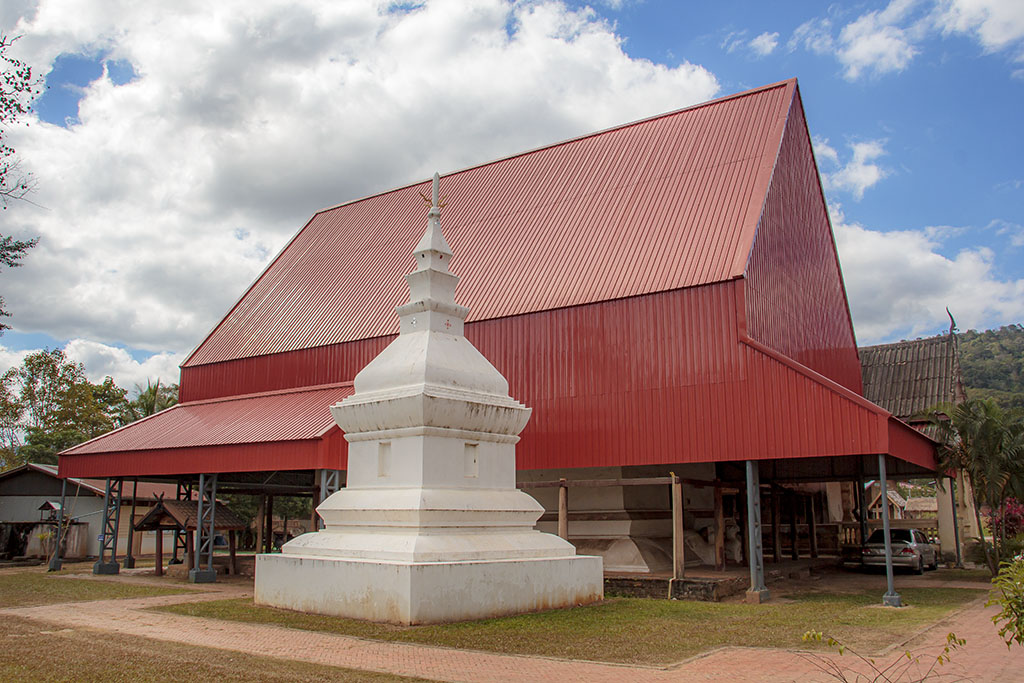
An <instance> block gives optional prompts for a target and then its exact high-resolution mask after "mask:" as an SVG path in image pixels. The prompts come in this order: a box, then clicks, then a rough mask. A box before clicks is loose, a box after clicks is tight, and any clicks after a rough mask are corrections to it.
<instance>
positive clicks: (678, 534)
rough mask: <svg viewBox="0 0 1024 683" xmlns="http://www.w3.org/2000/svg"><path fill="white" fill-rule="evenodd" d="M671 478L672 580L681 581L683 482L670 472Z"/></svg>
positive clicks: (683, 571)
mask: <svg viewBox="0 0 1024 683" xmlns="http://www.w3.org/2000/svg"><path fill="white" fill-rule="evenodd" d="M669 474H670V476H671V477H672V578H673V579H681V578H683V576H684V575H685V574H686V550H685V547H684V545H683V482H682V481H681V480H680V479H679V477H677V476H676V475H675V472H670V473H669Z"/></svg>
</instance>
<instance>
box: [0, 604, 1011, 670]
mask: <svg viewBox="0 0 1024 683" xmlns="http://www.w3.org/2000/svg"><path fill="white" fill-rule="evenodd" d="M215 585H216V586H217V588H212V587H211V590H208V591H204V592H203V593H201V594H196V593H192V594H184V595H167V596H159V597H151V598H138V599H122V600H101V601H95V602H85V603H81V602H79V603H68V604H59V605H44V606H39V607H25V608H14V609H6V610H0V615H2V614H10V615H15V616H19V617H24V618H27V619H31V620H34V621H38V622H43V623H45V624H48V625H59V626H60V627H61V628H81V629H93V630H98V631H108V632H116V633H124V634H131V635H137V636H145V637H148V638H155V639H158V640H165V641H174V642H178V643H184V644H188V645H201V646H205V647H213V648H218V649H223V650H229V651H237V652H245V653H249V654H258V655H265V656H269V657H277V658H283V659H292V660H298V661H304V662H311V663H315V664H323V665H328V666H340V667H347V668H352V669H362V670H366V671H379V672H385V673H392V674H400V675H405V676H419V677H423V678H430V679H436V680H443V681H474V682H487V681H538V680H558V681H594V682H600V681H615V682H618V681H637V682H644V681H771V682H777V683H781V682H783V681H826V680H833V679H831V678H829V677H828V676H826V675H824V674H822V673H821V672H820V671H819V670H818V669H817V667H816V666H815V665H814V663H813V662H812V661H809V660H808V659H806V658H804V657H802V656H801V655H800V654H799V653H798V652H796V651H790V650H775V649H764V648H734V647H729V648H722V649H719V650H715V651H713V652H711V653H708V654H705V655H703V656H699V657H695V658H693V659H690V660H687V661H685V662H682V663H679V664H676V665H673V666H670V667H665V668H659V667H639V666H628V665H616V664H605V663H597V662H583V661H570V660H559V659H551V658H545V657H526V656H518V655H500V654H493V653H487V652H476V651H468V650H455V649H450V648H440V647H430V646H424V645H413V644H406V643H387V642H380V641H373V640H365V639H360V638H352V637H348V636H339V635H333V634H326V633H313V632H307V631H297V630H294V629H287V628H282V627H279V626H272V625H263V624H243V623H237V622H227V621H218V620H214V619H203V618H199V617H188V616H180V615H175V614H168V613H158V612H150V611H146V609H147V608H150V607H156V606H161V605H169V604H175V603H181V602H195V601H200V600H202V601H206V600H218V599H224V598H231V597H245V596H247V595H250V594H251V590H250V588H249V587H248V586H245V585H220V584H215ZM974 587H976V585H975V586H974ZM994 613H995V610H994V609H993V608H985V607H983V599H979V600H978V601H976V602H974V603H972V604H971V605H970V606H969V607H968V608H967V609H964V610H962V611H960V612H958V613H956V614H954V615H952V616H951V617H949V618H947V619H946V620H944V621H943V622H940V623H939V624H937V625H935V626H934V627H932V628H930V629H928V630H927V631H925V632H923V633H921V634H919V635H918V636H916V637H915V638H913V639H912V640H911V641H910V642H909V643H907V645H906V647H908V648H911V649H916V648H919V647H924V646H932V647H941V645H942V644H944V643H945V636H946V633H948V632H950V631H953V632H955V633H956V634H957V635H958V636H960V637H962V638H966V639H967V641H968V646H967V647H966V649H964V650H962V651H960V652H957V653H956V654H955V655H954V658H953V664H952V665H947V667H944V669H943V671H949V673H953V674H957V675H958V676H962V677H965V678H968V679H969V680H972V681H976V682H979V683H980V682H984V681H1022V682H1024V648H1021V647H1017V648H1016V649H1015V650H1012V651H1008V650H1007V648H1006V646H1005V645H1004V644H1003V643H1002V641H1001V640H999V638H998V637H997V635H996V632H995V629H994V628H993V625H992V622H991V616H992V614H994ZM902 651H903V648H897V649H896V650H894V651H893V652H892V653H891V654H890V656H889V658H891V657H896V656H897V655H898V653H899V652H902ZM889 658H886V657H883V658H879V659H880V661H881V660H885V661H888V660H889ZM818 659H819V661H821V659H820V658H818ZM840 661H842V663H843V664H844V665H850V664H853V660H852V659H851V658H850V657H849V656H847V657H844V658H842V660H840Z"/></svg>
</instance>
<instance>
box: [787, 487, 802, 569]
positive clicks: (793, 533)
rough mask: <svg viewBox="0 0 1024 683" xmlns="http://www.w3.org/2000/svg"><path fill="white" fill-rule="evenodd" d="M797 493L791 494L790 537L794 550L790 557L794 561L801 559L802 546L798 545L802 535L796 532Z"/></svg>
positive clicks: (791, 551)
mask: <svg viewBox="0 0 1024 683" xmlns="http://www.w3.org/2000/svg"><path fill="white" fill-rule="evenodd" d="M798 500H799V498H798V497H797V494H796V493H791V494H789V536H790V538H791V539H792V541H793V548H792V549H791V550H790V557H792V558H793V559H794V560H799V559H800V546H799V544H798V541H799V538H800V534H798V533H797V530H796V517H797V512H798V507H797V501H798Z"/></svg>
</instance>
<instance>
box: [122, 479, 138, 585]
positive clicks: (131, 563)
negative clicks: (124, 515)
mask: <svg viewBox="0 0 1024 683" xmlns="http://www.w3.org/2000/svg"><path fill="white" fill-rule="evenodd" d="M138 497H139V480H138V479H136V480H135V484H134V486H133V488H132V511H131V517H129V522H128V547H127V552H126V553H125V558H124V567H125V569H133V568H134V567H135V556H136V555H141V554H142V553H141V552H139V548H141V547H142V543H141V541H142V537H141V536H136V535H135V503H136V501H137V500H138ZM136 541H138V542H136ZM136 546H138V547H136Z"/></svg>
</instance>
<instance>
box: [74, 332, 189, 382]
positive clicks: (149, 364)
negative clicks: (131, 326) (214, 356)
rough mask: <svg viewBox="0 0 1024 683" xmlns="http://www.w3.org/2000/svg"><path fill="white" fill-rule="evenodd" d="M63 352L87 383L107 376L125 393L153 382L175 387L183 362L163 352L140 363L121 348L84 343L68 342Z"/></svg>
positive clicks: (82, 341) (182, 355)
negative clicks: (81, 370)
mask: <svg viewBox="0 0 1024 683" xmlns="http://www.w3.org/2000/svg"><path fill="white" fill-rule="evenodd" d="M64 352H65V353H66V354H67V356H68V358H69V359H71V360H73V361H75V362H76V363H81V364H82V365H83V366H84V367H85V374H86V376H87V377H88V378H89V381H90V382H100V381H102V380H103V378H104V377H107V376H110V377H113V378H114V383H115V384H117V386H119V387H122V388H124V389H128V390H129V392H131V391H134V389H135V388H136V387H137V386H138V387H143V388H144V387H145V386H146V384H147V383H148V382H154V383H155V382H156V381H157V380H160V383H161V384H177V383H178V377H179V374H180V372H179V370H178V366H179V365H180V364H181V362H182V361H183V360H185V354H184V353H169V352H165V353H157V354H154V355H152V356H150V357H149V358H147V359H145V360H144V361H142V362H141V363H140V362H139V361H137V360H135V359H134V358H132V357H131V355H130V354H129V353H128V352H127V351H125V350H124V349H122V348H118V347H116V346H107V345H106V344H100V343H99V342H94V341H89V340H86V339H72V340H71V341H69V342H68V343H67V346H65V347H64Z"/></svg>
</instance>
